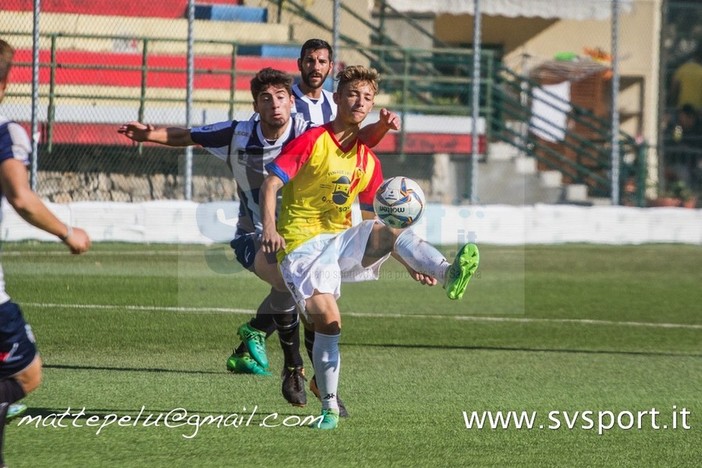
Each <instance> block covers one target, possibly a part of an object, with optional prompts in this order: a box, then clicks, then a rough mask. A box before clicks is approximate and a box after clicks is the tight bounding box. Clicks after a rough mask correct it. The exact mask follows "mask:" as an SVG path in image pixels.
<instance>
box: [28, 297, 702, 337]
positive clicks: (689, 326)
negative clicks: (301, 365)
mask: <svg viewBox="0 0 702 468" xmlns="http://www.w3.org/2000/svg"><path fill="white" fill-rule="evenodd" d="M22 305H24V306H26V307H38V308H44V309H50V308H53V309H93V310H104V309H121V310H129V311H135V312H156V311H163V312H179V313H187V314H207V313H222V314H239V315H252V314H255V313H256V311H255V310H253V309H237V308H229V307H172V306H139V305H116V304H115V305H110V304H45V303H39V302H26V303H23V304H22ZM344 315H346V316H350V317H362V318H397V319H403V320H404V319H411V318H415V319H448V320H463V321H470V322H497V323H563V324H573V325H600V326H613V327H647V328H679V329H685V330H702V324H694V323H655V322H615V321H613V320H593V319H558V318H553V319H550V318H529V317H490V316H480V315H428V314H384V313H378V314H369V313H359V312H344Z"/></svg>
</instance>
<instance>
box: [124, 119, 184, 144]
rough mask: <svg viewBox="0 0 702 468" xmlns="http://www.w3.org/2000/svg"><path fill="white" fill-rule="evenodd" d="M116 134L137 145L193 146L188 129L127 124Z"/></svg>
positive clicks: (136, 123) (137, 123)
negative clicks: (147, 143)
mask: <svg viewBox="0 0 702 468" xmlns="http://www.w3.org/2000/svg"><path fill="white" fill-rule="evenodd" d="M117 133H121V134H122V135H124V136H126V137H127V138H129V139H130V140H133V141H136V142H137V143H143V142H150V143H160V144H162V145H167V146H190V145H194V144H195V142H194V141H193V140H192V138H191V137H190V129H188V128H183V127H161V128H156V127H154V126H153V125H151V124H143V123H141V122H129V123H126V124H124V125H122V126H121V127H119V128H118V129H117Z"/></svg>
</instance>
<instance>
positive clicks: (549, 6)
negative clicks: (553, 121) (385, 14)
mask: <svg viewBox="0 0 702 468" xmlns="http://www.w3.org/2000/svg"><path fill="white" fill-rule="evenodd" d="M386 1H387V4H388V5H390V6H391V7H392V8H394V9H395V10H398V11H400V12H414V13H436V14H454V15H462V14H471V15H472V14H473V13H474V12H475V2H474V0H386ZM612 3H613V0H558V1H554V0H488V1H482V2H480V13H481V14H482V15H488V16H506V17H510V18H514V17H517V16H524V17H532V18H534V17H539V18H561V19H572V20H587V19H594V20H605V19H608V18H609V17H610V16H611V14H612ZM633 3H634V0H619V11H620V13H629V12H630V11H631V9H632V5H633Z"/></svg>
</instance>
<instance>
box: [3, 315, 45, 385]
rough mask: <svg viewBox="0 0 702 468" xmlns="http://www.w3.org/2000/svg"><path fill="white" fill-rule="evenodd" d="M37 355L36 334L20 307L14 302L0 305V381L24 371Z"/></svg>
mask: <svg viewBox="0 0 702 468" xmlns="http://www.w3.org/2000/svg"><path fill="white" fill-rule="evenodd" d="M36 355H37V347H36V345H35V344H34V334H32V329H31V328H30V327H29V324H28V323H27V322H25V321H24V317H22V311H21V310H20V308H19V306H18V305H17V304H15V303H14V302H12V301H7V302H5V303H4V304H0V379H5V378H7V377H11V376H13V375H15V374H17V373H19V372H21V371H22V370H24V369H25V368H26V367H27V366H29V365H30V364H31V363H32V361H34V358H35V356H36Z"/></svg>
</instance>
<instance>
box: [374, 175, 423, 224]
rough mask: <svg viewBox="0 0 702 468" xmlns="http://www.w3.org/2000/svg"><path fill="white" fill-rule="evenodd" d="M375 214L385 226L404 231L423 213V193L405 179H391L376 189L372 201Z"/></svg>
mask: <svg viewBox="0 0 702 468" xmlns="http://www.w3.org/2000/svg"><path fill="white" fill-rule="evenodd" d="M373 209H374V210H375V214H376V215H377V216H378V218H380V220H381V221H382V222H383V223H385V225H387V226H390V227H392V228H398V229H404V228H406V227H408V226H410V225H412V224H414V223H416V222H417V220H418V219H419V218H420V217H421V216H422V213H423V212H424V192H422V189H421V187H419V184H418V183H417V182H415V181H414V180H412V179H410V178H407V177H391V178H389V179H387V180H385V181H383V183H382V184H380V187H378V191H377V192H375V198H374V199H373Z"/></svg>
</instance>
